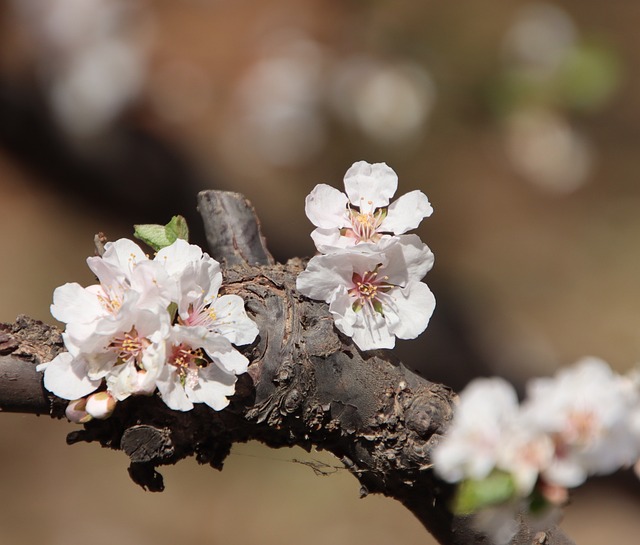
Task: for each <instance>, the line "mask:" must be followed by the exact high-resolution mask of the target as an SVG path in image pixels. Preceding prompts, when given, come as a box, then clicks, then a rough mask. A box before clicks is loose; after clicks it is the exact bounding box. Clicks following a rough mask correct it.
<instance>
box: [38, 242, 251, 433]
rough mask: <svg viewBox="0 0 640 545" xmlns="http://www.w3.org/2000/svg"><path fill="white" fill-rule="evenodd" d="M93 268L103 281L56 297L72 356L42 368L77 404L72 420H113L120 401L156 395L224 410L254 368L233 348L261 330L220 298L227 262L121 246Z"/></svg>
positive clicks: (179, 406) (235, 300) (193, 250)
mask: <svg viewBox="0 0 640 545" xmlns="http://www.w3.org/2000/svg"><path fill="white" fill-rule="evenodd" d="M87 262H88V265H89V267H90V268H91V270H92V271H93V272H94V273H95V274H96V276H97V278H98V280H99V284H95V285H92V286H89V287H87V288H83V287H82V286H80V285H79V284H65V285H64V286H61V287H59V288H57V289H56V291H55V292H54V302H53V305H52V307H51V311H52V314H53V315H54V317H56V318H57V319H58V320H60V321H62V322H65V323H66V329H65V332H64V333H63V340H64V342H65V346H66V348H67V350H68V352H63V353H60V354H59V355H58V356H56V357H55V358H54V359H53V360H52V361H50V362H47V363H44V364H41V365H40V366H38V370H40V371H44V385H45V387H46V388H47V389H48V390H50V391H51V392H53V393H54V394H56V395H58V396H59V397H62V398H64V399H69V400H74V402H73V408H72V409H70V411H69V415H70V418H72V419H73V420H75V421H85V419H86V418H90V417H95V418H105V417H107V416H109V415H110V414H111V412H112V410H113V407H114V406H115V403H116V402H117V401H122V400H124V399H126V398H128V397H129V396H131V395H151V394H153V393H154V392H155V391H156V389H157V390H159V392H160V395H161V397H162V399H163V400H164V402H165V403H166V404H167V405H168V406H169V407H171V408H173V409H176V410H183V411H184V410H189V409H191V408H192V407H193V403H205V404H207V405H209V406H210V407H212V408H213V409H215V410H220V409H222V408H223V407H225V406H226V405H227V404H228V397H229V396H231V395H232V394H233V393H234V391H235V382H236V375H238V374H241V373H244V372H245V371H246V369H247V366H248V363H249V362H248V360H247V358H246V357H245V356H243V355H242V354H240V352H238V351H237V350H236V349H235V348H234V347H233V344H236V345H243V344H250V343H251V342H253V340H254V339H255V338H256V336H257V335H258V328H257V327H256V325H255V323H254V322H253V321H252V320H251V319H250V318H249V317H248V316H247V314H246V311H245V310H244V301H243V300H242V298H240V297H239V296H237V295H233V294H227V295H221V296H220V295H219V294H218V292H219V290H220V287H221V285H222V273H221V270H220V264H219V263H218V262H217V261H215V260H214V259H212V258H210V257H209V256H208V255H207V254H205V253H203V252H202V250H201V249H200V248H198V247H197V246H194V245H191V244H189V243H188V242H186V241H184V240H181V239H178V240H176V241H175V242H174V243H173V244H171V245H170V246H167V247H165V248H163V249H161V250H160V251H159V252H158V253H157V254H156V256H155V258H154V259H149V257H148V256H146V255H145V254H144V253H143V251H142V250H141V249H140V247H139V246H138V245H137V244H135V243H134V242H133V241H130V240H128V239H121V240H118V241H116V242H113V243H107V244H106V245H105V252H104V255H103V256H101V257H90V258H89V259H88V260H87ZM93 392H97V393H95V394H92V393H93ZM89 394H92V395H91V396H90V397H89V398H88V399H87V400H86V401H85V400H84V398H85V396H87V395H89ZM87 415H88V416H87Z"/></svg>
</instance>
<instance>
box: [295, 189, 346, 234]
mask: <svg viewBox="0 0 640 545" xmlns="http://www.w3.org/2000/svg"><path fill="white" fill-rule="evenodd" d="M347 202H348V200H347V196H346V195H345V194H344V193H342V192H340V191H338V190H337V189H336V188H335V187H331V186H330V185H327V184H318V185H317V186H316V187H314V188H313V191H311V193H309V195H307V198H306V199H305V203H304V209H305V212H306V214H307V217H308V218H309V220H310V221H311V223H313V224H314V225H315V226H316V227H321V228H323V229H331V228H338V229H339V228H341V227H344V226H345V225H346V223H345V222H346V212H347Z"/></svg>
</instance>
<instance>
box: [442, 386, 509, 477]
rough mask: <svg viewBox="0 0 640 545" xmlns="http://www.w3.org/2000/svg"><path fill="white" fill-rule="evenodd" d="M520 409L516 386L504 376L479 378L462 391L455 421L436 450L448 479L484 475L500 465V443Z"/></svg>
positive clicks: (444, 475) (443, 472)
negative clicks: (502, 377)
mask: <svg viewBox="0 0 640 545" xmlns="http://www.w3.org/2000/svg"><path fill="white" fill-rule="evenodd" d="M517 410H518V398H517V396H516V392H515V389H514V388H513V386H511V385H510V384H509V383H508V382H506V381H505V380H503V379H501V378H493V379H476V380H474V381H472V382H471V383H469V385H468V386H467V387H466V388H465V389H464V390H463V391H462V392H461V393H460V397H459V402H458V405H457V407H456V411H455V414H454V417H453V422H452V423H451V426H450V428H449V430H448V432H447V434H446V435H445V437H444V439H443V440H442V442H441V443H440V444H439V445H438V448H437V449H436V450H435V451H434V453H433V463H434V469H435V472H436V473H437V474H438V475H439V476H440V477H441V478H442V479H444V480H446V481H448V482H452V483H453V482H458V481H462V480H463V479H475V480H479V479H483V478H485V477H487V476H488V475H489V474H490V473H491V472H492V471H493V470H494V469H495V467H496V466H497V464H498V458H499V455H500V454H499V453H500V449H501V444H502V442H503V441H504V440H505V437H506V436H507V434H508V433H509V430H510V429H511V428H512V426H513V424H514V422H513V421H514V419H515V417H516V412H517Z"/></svg>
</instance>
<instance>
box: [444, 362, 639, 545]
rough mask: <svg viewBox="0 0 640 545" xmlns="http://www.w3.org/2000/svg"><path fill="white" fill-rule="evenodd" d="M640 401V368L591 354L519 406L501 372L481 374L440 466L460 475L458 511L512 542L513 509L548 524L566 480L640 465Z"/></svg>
mask: <svg viewBox="0 0 640 545" xmlns="http://www.w3.org/2000/svg"><path fill="white" fill-rule="evenodd" d="M639 409H640V392H639V383H638V380H637V376H635V377H634V376H633V375H631V376H623V375H618V374H616V373H614V372H613V371H612V369H611V368H610V367H609V365H608V364H607V363H606V362H604V361H602V360H600V359H598V358H593V357H589V358H583V359H582V360H580V361H579V362H578V363H577V364H576V365H574V366H573V367H571V368H568V369H563V370H561V371H559V372H558V373H557V375H556V376H555V377H552V378H541V379H535V380H532V381H531V382H530V383H529V384H528V386H527V398H526V399H525V401H524V402H523V403H522V404H521V405H519V404H518V402H517V398H516V395H515V390H514V389H513V388H512V387H511V386H509V385H508V384H507V383H506V382H505V381H503V380H502V379H477V380H474V381H473V382H471V383H470V384H469V386H467V387H466V388H465V389H464V390H463V391H462V392H461V393H460V400H459V403H458V407H457V410H456V413H455V415H454V418H453V421H452V423H451V426H450V429H449V430H448V431H447V434H446V435H445V437H444V438H443V440H442V441H441V443H440V444H439V445H438V446H437V448H436V449H435V451H434V453H433V463H434V470H435V472H436V474H438V475H439V476H440V477H441V478H442V479H444V480H446V481H448V482H451V483H458V488H457V492H456V499H455V502H454V511H455V512H457V513H458V514H472V513H473V514H474V518H475V521H476V523H477V525H478V527H480V528H482V529H483V530H484V531H486V532H487V533H488V534H489V535H491V536H492V538H493V539H494V541H495V542H496V543H506V542H508V541H509V540H510V538H511V535H512V533H513V530H514V528H516V525H514V521H515V517H516V515H517V514H521V513H523V512H524V514H525V515H528V516H530V517H531V518H532V520H533V522H535V523H536V524H539V525H541V529H544V525H546V524H548V523H549V521H550V520H551V519H552V518H553V517H556V516H557V513H558V507H559V506H561V505H563V504H564V503H566V501H567V499H568V491H567V488H569V487H575V486H578V485H580V484H582V483H583V482H584V481H585V480H586V479H587V477H589V476H591V475H603V474H607V473H612V472H614V471H616V470H618V469H620V468H624V467H630V466H633V465H634V464H636V466H637V465H638V464H639V462H638V459H639V458H640V437H639V432H640V428H639V427H638V422H639V421H640V420H639V416H638V415H639V414H640V413H639V412H638V411H639ZM456 509H457V510H456Z"/></svg>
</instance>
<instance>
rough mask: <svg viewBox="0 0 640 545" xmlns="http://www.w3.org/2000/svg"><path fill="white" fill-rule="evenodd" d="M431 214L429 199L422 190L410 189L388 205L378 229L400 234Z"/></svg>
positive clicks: (414, 226) (416, 225) (413, 227)
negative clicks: (385, 214) (385, 215)
mask: <svg viewBox="0 0 640 545" xmlns="http://www.w3.org/2000/svg"><path fill="white" fill-rule="evenodd" d="M431 214H433V208H432V207H431V204H430V203H429V199H428V198H427V196H426V195H425V194H424V193H423V192H422V191H418V190H415V191H411V192H410V193H407V194H406V195H402V197H400V198H399V199H397V200H396V201H394V202H392V203H391V205H389V209H388V211H387V217H386V218H385V219H384V220H383V222H382V224H381V225H380V229H379V230H380V231H384V232H390V233H393V234H394V235H401V234H402V233H406V232H407V231H411V229H415V228H416V227H418V225H420V222H421V221H422V220H423V219H424V218H426V217H427V216H430V215H431Z"/></svg>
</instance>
